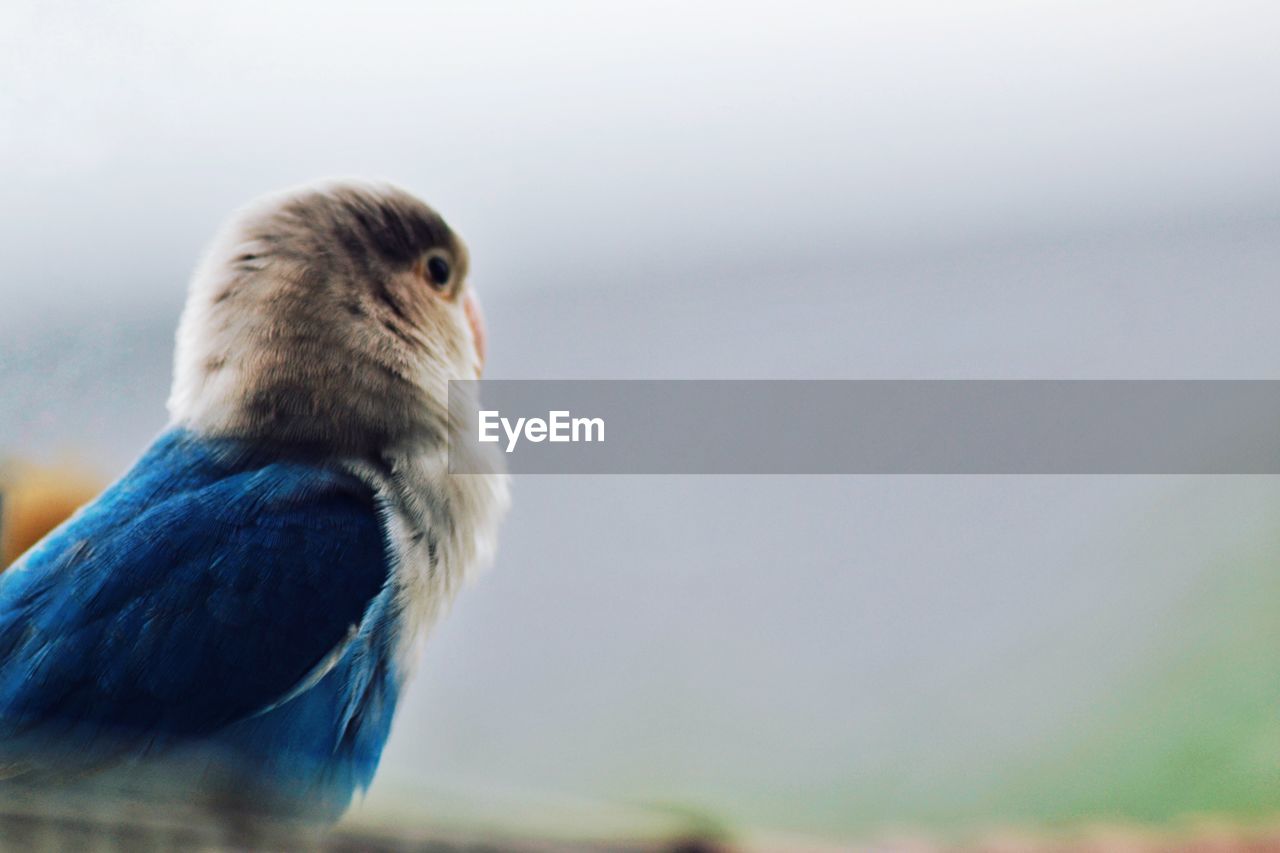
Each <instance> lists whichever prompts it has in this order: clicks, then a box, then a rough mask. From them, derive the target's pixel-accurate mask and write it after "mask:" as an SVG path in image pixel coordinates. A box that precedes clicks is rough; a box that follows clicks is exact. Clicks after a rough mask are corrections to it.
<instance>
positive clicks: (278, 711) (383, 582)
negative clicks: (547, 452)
mask: <svg viewBox="0 0 1280 853" xmlns="http://www.w3.org/2000/svg"><path fill="white" fill-rule="evenodd" d="M467 271H468V253H467V248H466V246H465V245H464V244H463V242H462V241H461V239H459V238H458V236H457V235H456V234H454V232H453V231H452V230H451V229H450V228H449V226H448V225H447V224H446V223H445V221H444V219H442V218H441V217H440V216H439V215H438V214H437V213H436V212H435V211H434V210H432V209H431V208H430V207H428V206H427V205H426V204H424V203H423V202H421V201H419V200H418V199H417V198H415V197H413V196H412V195H410V194H408V193H407V192H404V191H403V190H400V189H397V188H395V187H392V186H388V185H381V184H364V183H358V182H339V183H328V184H322V185H315V186H311V187H306V188H302V189H296V190H291V191H287V192H284V193H280V194H276V195H273V196H269V197H267V198H265V199H262V200H260V201H258V202H256V203H253V204H251V205H250V206H248V207H247V208H245V209H244V210H242V211H240V212H239V213H237V214H235V215H234V216H232V217H231V219H230V220H229V222H228V223H227V224H226V225H225V226H224V228H223V229H222V231H221V232H220V234H219V235H218V236H217V237H216V238H215V240H214V241H213V243H212V245H211V247H210V248H209V249H208V251H207V253H206V255H205V257H204V258H203V260H202V261H201V262H200V263H199V264H198V265H197V267H196V271H195V273H194V275H193V277H192V280H191V283H190V287H189V290H188V296H187V302H186V306H185V308H184V309H183V313H182V316H181V320H180V322H179V326H178V333H177V346H176V354H175V365H174V379H173V387H172V393H171V395H170V397H169V400H168V410H169V414H170V422H169V425H168V426H167V427H166V428H165V430H164V431H163V432H162V433H161V434H160V435H159V436H158V437H157V438H156V439H155V441H154V442H153V443H152V444H151V445H150V447H148V448H147V449H146V450H145V451H144V452H143V453H142V455H141V457H140V459H139V460H138V461H137V462H136V463H135V464H134V465H133V467H132V468H131V469H130V470H129V471H128V472H127V473H126V474H124V475H123V477H121V478H120V479H119V480H118V481H117V482H115V483H114V484H113V485H111V486H109V487H108V488H107V489H106V490H105V491H104V492H103V493H102V494H101V495H99V496H98V497H97V498H96V499H94V500H93V501H92V502H90V503H89V504H88V505H86V506H84V507H83V508H82V509H81V510H79V511H78V512H77V513H76V514H75V515H73V516H72V517H71V518H70V519H68V520H67V521H66V522H65V523H64V524H62V525H61V526H60V527H58V528H57V529H55V530H53V531H52V532H51V533H50V534H49V535H48V536H46V537H45V538H44V539H43V540H42V541H40V542H39V543H37V544H36V545H34V546H33V547H32V548H31V549H30V550H29V551H27V552H26V553H25V554H24V555H23V556H21V557H20V558H19V559H18V560H17V561H16V562H15V563H14V564H13V566H12V567H11V568H9V569H8V570H7V571H5V572H4V573H3V574H2V575H0V779H3V780H4V781H3V783H0V784H3V785H4V786H9V787H12V786H14V785H18V784H24V785H30V786H35V787H36V788H38V789H40V790H46V789H48V790H57V789H59V787H60V786H74V785H88V784H101V785H102V786H104V787H105V786H106V785H108V784H110V785H111V786H115V787H116V788H118V789H121V790H126V791H133V792H135V793H136V794H138V796H146V797H163V798H168V799H170V800H171V801H174V802H181V803H192V802H208V803H214V804H222V805H226V806H227V807H228V808H231V809H236V810H240V811H247V812H251V813H255V814H256V813H263V814H270V815H282V816H285V817H287V818H288V819H294V818H297V819H300V820H303V821H314V822H317V823H325V822H332V821H334V820H336V819H337V818H338V817H339V816H340V815H341V814H342V813H343V811H344V810H345V809H346V808H347V807H348V806H349V804H350V802H351V800H352V798H353V796H354V795H355V794H356V793H357V792H360V791H362V790H364V789H365V788H367V786H368V785H369V783H370V782H371V781H372V779H373V776H374V773H375V770H376V768H377V765H378V761H379V757H380V755H381V753H382V750H383V746H384V744H385V742H386V740H387V736H388V732H389V731H390V728H391V723H392V718H393V716H394V714H395V711H396V704H397V699H398V697H399V695H400V693H401V690H402V688H403V686H404V684H405V681H406V679H407V678H408V677H409V676H410V674H411V672H412V670H413V668H414V659H415V653H416V651H417V650H418V648H419V646H420V645H421V640H422V638H423V637H424V636H425V634H426V633H427V632H428V630H429V629H430V628H431V626H432V624H433V623H434V622H436V620H437V619H438V617H440V616H441V614H442V613H443V611H444V610H445V609H446V608H447V606H448V605H449V603H450V602H451V600H452V599H453V598H454V596H455V594H456V593H457V592H458V589H459V587H460V586H461V585H462V584H463V582H464V581H465V580H466V579H467V578H468V577H470V576H472V575H474V573H476V572H477V571H478V570H480V569H482V568H483V567H484V566H486V565H487V564H488V563H490V562H491V561H492V558H493V554H494V549H495V544H496V540H497V533H498V528H499V524H500V521H501V519H502V516H503V514H504V513H505V511H506V508H507V506H508V503H509V498H508V483H507V479H506V477H505V475H504V474H502V473H500V472H498V471H494V472H492V473H484V474H474V475H466V476H459V475H451V474H450V473H449V465H448V462H449V456H448V453H449V447H450V442H451V437H453V436H456V435H458V434H459V431H460V430H461V429H463V427H464V425H463V424H460V423H455V422H453V421H454V419H451V416H450V411H449V407H448V405H447V399H448V397H447V395H448V380H450V379H475V378H477V377H478V376H479V374H480V370H481V368H482V366H483V360H484V355H485V332H484V326H483V322H482V319H481V314H480V310H479V306H478V302H477V300H476V297H475V295H474V293H473V292H472V290H471V288H470V286H469V284H468V281H467ZM454 444H455V445H460V444H461V442H454ZM455 452H456V451H455ZM469 470H475V468H474V467H469Z"/></svg>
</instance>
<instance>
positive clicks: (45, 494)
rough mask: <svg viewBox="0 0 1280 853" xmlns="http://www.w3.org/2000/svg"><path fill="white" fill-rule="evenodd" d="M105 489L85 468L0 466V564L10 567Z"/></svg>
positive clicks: (20, 464) (7, 464)
mask: <svg viewBox="0 0 1280 853" xmlns="http://www.w3.org/2000/svg"><path fill="white" fill-rule="evenodd" d="M101 490H102V481H101V480H100V479H98V478H97V477H94V476H93V475H92V474H90V473H89V472H87V471H86V470H85V469H84V468H82V467H79V466H75V465H70V464H64V465H51V466H39V465H30V464H27V463H22V462H10V463H6V464H4V465H0V567H7V566H9V565H10V564H11V563H12V562H13V561H14V560H16V559H18V557H20V556H22V554H23V553H24V552H25V551H26V550H27V549H28V548H30V547H31V546H32V545H34V544H36V543H37V542H39V541H40V539H41V537H43V536H44V535H45V534H46V533H48V532H49V531H50V530H52V529H53V528H55V527H57V526H58V525H59V524H61V523H62V522H63V521H64V520H65V519H66V518H67V517H69V516H70V515H71V514H72V513H73V512H75V511H76V510H77V509H79V508H80V507H82V506H84V505H85V504H86V503H88V502H89V501H91V500H93V498H95V497H96V496H97V495H98V493H99V492H100V491H101Z"/></svg>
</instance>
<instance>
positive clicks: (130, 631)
mask: <svg viewBox="0 0 1280 853" xmlns="http://www.w3.org/2000/svg"><path fill="white" fill-rule="evenodd" d="M388 548H389V546H388V543H387V541H386V536H385V533H384V530H383V526H382V524H381V521H380V518H379V515H378V512H377V508H376V505H375V501H374V497H373V495H372V493H371V492H370V490H369V488H368V487H367V486H365V485H364V484H362V483H360V482H359V481H357V480H355V479H354V478H353V477H351V476H349V475H347V474H345V473H343V472H341V471H339V470H336V469H333V468H329V467H326V466H324V465H323V464H321V463H318V462H313V461H280V460H274V461H268V460H262V461H255V460H254V459H253V456H252V454H250V453H246V452H244V451H243V449H242V448H237V447H235V446H234V445H229V444H220V443H217V442H213V441H208V440H202V439H199V438H196V437H194V436H192V435H190V434H188V433H185V432H182V431H180V430H174V431H170V432H169V433H166V434H165V435H163V436H161V437H160V438H159V439H158V440H157V441H156V442H155V444H154V445H153V446H152V448H151V449H150V450H149V451H148V453H147V454H146V455H145V456H144V457H143V458H142V459H141V460H140V461H139V462H138V463H137V465H135V467H134V468H133V469H132V470H131V471H130V472H129V473H128V474H126V475H125V476H124V478H122V479H121V480H120V481H119V482H118V483H116V484H115V485H114V486H112V487H111V488H110V489H109V490H108V491H107V492H106V493H104V494H103V495H102V496H101V497H100V498H99V499H98V500H97V501H95V502H94V503H93V504H91V505H90V506H89V507H87V508H85V509H84V510H83V511H81V512H80V513H79V514H78V515H77V516H75V517H74V518H72V519H71V520H70V521H69V522H68V523H67V524H65V525H64V526H63V527H62V528H60V529H59V530H57V531H55V532H54V533H53V534H51V535H50V537H48V538H47V539H46V540H45V541H44V542H42V543H41V544H39V545H38V546H36V547H35V548H34V549H32V551H30V552H29V553H28V554H27V555H26V557H24V558H23V559H22V560H20V561H19V562H18V563H17V564H16V565H15V566H14V567H13V568H12V569H10V570H9V571H8V572H6V573H5V574H4V575H3V576H0V751H8V752H9V753H13V752H14V751H15V750H17V751H21V750H22V749H24V748H26V747H27V746H29V745H31V744H34V743H40V744H43V745H45V746H47V745H48V744H49V743H51V742H57V743H58V744H59V747H60V748H61V749H66V750H70V751H74V752H78V753H80V755H81V757H82V758H83V760H85V761H87V762H92V761H99V760H103V759H104V756H107V755H111V754H119V753H121V752H124V753H126V754H127V753H129V752H131V751H137V750H145V751H155V750H163V749H164V748H166V747H168V746H170V745H177V744H182V743H187V742H190V741H192V740H193V739H208V740H219V741H225V743H227V744H231V745H235V744H248V743H251V744H252V746H253V748H254V749H256V750H260V751H261V750H266V752H265V753H264V754H263V760H264V761H266V760H269V761H272V762H274V763H275V764H276V765H280V764H281V763H282V762H284V761H285V760H286V758H285V753H289V755H293V754H295V753H297V754H305V755H306V756H308V758H309V759H315V758H316V756H320V755H324V757H325V759H326V760H327V761H329V762H338V763H341V762H343V761H345V762H347V764H350V765H351V766H349V767H348V766H344V767H342V768H341V772H339V773H338V774H337V775H339V776H344V777H350V778H349V780H348V781H350V783H351V784H353V785H362V784H367V781H368V777H371V775H372V768H373V764H376V761H377V754H378V752H380V750H381V745H382V741H383V740H385V737H386V728H387V727H388V726H389V724H390V713H391V711H392V710H393V709H394V703H395V692H396V689H397V685H396V683H395V676H394V667H393V666H392V665H391V662H390V659H391V656H392V646H393V644H394V639H395V638H394V633H395V614H394V612H393V611H394V595H393V594H392V590H391V588H390V586H391V584H390V567H391V560H390V558H389V550H388ZM353 626H358V631H359V633H358V634H357V636H356V638H355V640H354V641H353V642H351V643H350V648H349V649H348V650H347V651H346V652H345V653H344V654H343V656H342V659H341V660H340V661H339V662H338V663H337V664H336V665H335V666H334V668H333V670H331V671H330V672H329V673H328V674H327V675H325V676H324V678H322V679H321V680H320V681H319V682H318V683H317V684H316V685H315V687H313V688H311V689H309V690H307V691H305V692H304V693H302V694H301V695H299V696H297V697H295V698H290V699H289V700H288V701H287V702H284V703H283V704H282V705H280V707H278V708H272V705H273V703H277V702H279V701H280V700H281V699H282V697H287V696H288V694H289V692H290V691H291V690H293V689H294V688H295V687H296V686H297V685H298V684H299V683H300V682H302V680H303V679H305V678H306V677H307V675H308V673H311V672H312V671H313V670H314V669H315V667H316V666H317V665H318V664H319V663H320V662H321V661H324V660H325V659H326V656H328V655H330V654H331V653H332V652H333V650H334V649H335V648H336V647H338V646H339V644H341V643H343V642H344V641H346V640H348V639H349V638H350V636H351V630H352V627H353ZM263 709H271V710H270V712H269V713H262V714H261V715H259V716H256V717H255V714H258V713H259V712H260V711H262V710H263ZM362 729H363V731H361V730H362ZM33 738H34V739H35V740H32V739H33ZM273 749H274V750H278V751H279V754H273V753H272V750H273ZM9 757H12V756H9ZM371 762H372V763H371ZM348 796H349V791H348Z"/></svg>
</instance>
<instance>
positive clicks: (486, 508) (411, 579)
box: [347, 450, 510, 668]
mask: <svg viewBox="0 0 1280 853" xmlns="http://www.w3.org/2000/svg"><path fill="white" fill-rule="evenodd" d="M347 468H348V470H350V471H351V472H352V473H353V474H355V475H356V476H357V477H359V478H360V479H361V480H363V481H364V482H366V483H368V484H369V486H371V487H372V488H373V490H374V494H375V496H376V498H377V500H378V503H379V506H380V509H381V511H382V515H383V524H384V527H385V529H386V530H387V533H388V539H389V547H390V550H391V553H390V555H389V556H390V558H391V583H393V584H394V585H395V594H396V597H397V601H398V605H399V610H400V614H401V619H402V622H401V624H402V626H403V628H402V633H401V640H400V648H399V649H398V651H399V655H398V656H399V658H400V661H401V662H402V666H403V667H405V668H411V667H412V665H413V662H414V661H415V659H416V657H417V650H418V649H419V648H420V646H421V642H422V640H423V639H425V637H426V635H427V633H428V632H429V631H430V629H431V627H432V626H433V625H434V624H435V622H436V620H437V619H438V618H440V616H442V615H443V614H444V613H445V611H446V610H447V609H448V607H449V605H450V604H451V603H452V602H453V599H454V597H455V596H456V595H457V593H458V590H460V589H461V588H462V586H463V584H464V583H465V582H466V581H467V580H468V579H469V578H471V577H473V576H475V575H476V574H477V573H479V572H480V571H483V570H484V569H486V568H488V567H489V565H490V564H491V563H492V562H493V557H494V554H495V551H496V548H497V537H498V526H499V523H500V522H501V520H502V517H503V515H504V514H505V513H506V511H507V507H508V506H509V504H510V487H509V483H508V478H507V476H506V475H505V474H467V475H456V474H450V473H449V471H448V460H447V456H446V454H445V452H444V451H443V450H436V451H432V452H429V453H425V454H404V455H393V456H388V457H387V458H386V459H385V460H384V465H382V466H376V465H372V464H369V463H366V462H355V463H350V464H349V465H348V466H347Z"/></svg>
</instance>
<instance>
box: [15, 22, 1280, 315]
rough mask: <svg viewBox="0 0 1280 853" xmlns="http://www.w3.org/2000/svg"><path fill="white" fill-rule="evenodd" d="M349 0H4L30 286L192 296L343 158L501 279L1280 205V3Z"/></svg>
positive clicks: (1197, 217) (806, 257)
mask: <svg viewBox="0 0 1280 853" xmlns="http://www.w3.org/2000/svg"><path fill="white" fill-rule="evenodd" d="M351 8H353V7H350V6H349V5H348V4H325V3H314V2H313V3H305V4H303V3H298V4H292V5H290V4H271V5H270V6H267V5H264V4H260V3H236V2H221V3H211V4H203V5H202V4H181V5H173V4H160V3H156V4H149V3H137V2H122V3H115V4H111V5H110V6H103V7H96V8H95V7H92V6H87V5H85V4H71V3H22V2H19V3H6V4H4V7H3V8H2V9H0V77H2V78H3V80H4V81H5V84H4V86H3V87H0V181H2V182H3V186H4V187H5V197H6V201H7V203H6V204H4V205H3V210H0V224H2V225H3V228H4V234H5V236H4V238H3V240H2V241H0V246H3V252H4V257H3V259H2V260H3V269H4V276H3V279H2V280H0V288H2V289H3V290H0V294H3V295H4V296H5V297H9V296H10V295H13V294H19V293H20V294H22V299H21V300H20V302H21V304H22V305H23V306H26V307H25V308H23V309H22V310H25V311H35V310H37V309H41V307H42V306H54V307H58V306H64V305H84V304H85V303H86V301H87V302H88V303H89V304H94V303H95V302H103V303H106V302H111V303H113V304H115V305H117V306H119V305H120V304H121V303H122V301H123V302H125V303H127V302H128V301H129V300H131V299H136V300H151V299H152V298H155V297H159V298H161V299H163V300H165V304H166V308H167V307H168V305H169V304H176V302H177V301H178V300H179V299H180V296H181V289H182V285H183V283H184V279H185V276H186V275H187V273H188V271H189V269H190V267H191V265H192V263H193V260H194V255H195V253H196V252H197V251H198V249H199V247H200V246H201V245H202V244H203V242H204V241H205V240H206V239H207V238H208V236H209V234H210V232H211V231H212V229H213V228H214V227H215V225H216V223H217V222H218V221H219V220H220V219H221V218H222V217H223V216H225V214H226V213H227V212H228V211H229V210H230V209H232V208H234V207H235V206H237V205H239V204H241V203H243V202H244V201H245V200H247V199H248V198H251V197H253V196H254V195H257V194H259V193H261V192H264V191H267V190H271V189H275V188H278V187H281V186H287V185H291V184H295V183H298V182H300V181H304V180H307V179H311V178H314V177H318V176H326V175H343V174H356V175H368V176H375V177H384V178H389V179H391V180H394V181H396V182H399V183H402V184H404V185H406V186H408V187H409V188H411V189H412V190H415V191H417V192H418V193H420V194H422V195H423V196H424V197H425V198H427V199H428V200H429V201H431V202H432V203H433V204H435V205H436V206H437V207H439V208H440V210H441V211H442V212H443V213H445V215H446V217H448V218H449V219H450V220H451V221H452V222H453V223H454V224H455V226H456V227H457V228H458V229H459V230H460V231H461V232H462V233H463V234H464V236H465V237H467V238H468V240H469V242H470V243H471V244H472V248H473V255H474V256H475V259H476V260H475V268H476V274H477V276H478V277H481V278H482V279H483V287H485V288H486V289H487V291H489V292H492V291H495V290H497V291H501V290H504V289H509V288H522V287H531V286H547V285H552V284H555V283H556V282H557V281H562V280H566V279H572V280H573V281H574V283H575V284H581V283H583V282H586V283H589V284H592V285H595V284H604V283H608V282H609V281H612V280H625V281H634V280H635V279H636V278H637V277H638V276H639V277H645V278H648V277H652V276H653V275H659V276H666V277H669V278H679V279H682V280H684V281H686V282H688V281H694V282H696V281H697V280H699V279H700V278H702V277H707V278H709V277H724V276H725V275H730V274H733V273H734V272H735V268H739V269H740V268H744V267H757V268H764V269H767V270H770V271H774V272H787V271H794V270H796V269H798V268H799V269H804V270H808V271H812V270H813V269H814V268H823V269H830V268H839V267H841V266H842V265H844V264H846V263H847V262H848V261H849V259H850V258H853V257H856V256H861V255H864V254H882V253H886V252H888V253H895V252H896V253H904V252H907V253H920V252H927V251H930V250H931V249H932V248H935V247H944V248H945V247H948V246H954V245H963V244H966V243H972V242H983V241H1008V240H1018V239H1023V238H1031V239H1042V238H1043V237H1044V236H1046V235H1062V234H1070V233H1078V232H1079V233H1089V232H1094V231H1098V230H1107V229H1117V228H1121V229H1124V228H1152V227H1154V228H1163V227H1168V226H1169V225H1170V224H1173V225H1178V224H1183V223H1187V222H1201V221H1214V220H1223V221H1234V220H1238V219H1256V218H1259V217H1267V216H1270V215H1273V214H1274V213H1275V211H1276V210H1277V209H1280V157H1277V156H1276V155H1275V152H1276V151H1278V150H1280V109H1277V107H1276V104H1277V103H1280V98H1278V97H1277V95H1278V93H1277V89H1278V88H1280V87H1278V83H1280V50H1277V49H1276V45H1277V44H1280V7H1277V6H1276V5H1275V4H1273V3H1267V2H1246V1H1245V0H1223V2H1215V3H1204V2H1174V1H1173V0H1163V1H1162V2H1116V0H1108V1H1107V2H1075V3H1066V2H1038V3H1025V2H993V1H992V0H984V2H966V3H954V2H919V0H914V1H913V2H895V3H850V2H838V3H821V2H809V1H808V0H802V1H801V2H787V3H782V4H762V3H746V2H741V0H738V2H732V3H700V4H687V3H651V2H646V3H591V2H580V3H566V2H556V1H555V0H551V1H550V2H539V3H521V4H498V3H489V4H475V3H430V4H428V3H404V4H389V3H370V4H361V7H360V9H361V11H360V13H359V14H358V15H357V14H352V13H351V11H350V9H351ZM55 258H56V259H57V263H51V260H52V259H55ZM104 277H105V278H104ZM175 279H176V280H175ZM107 280H110V281H111V283H112V287H111V288H109V289H108V292H107V293H104V288H103V285H104V282H105V281H107ZM11 305H12V303H11Z"/></svg>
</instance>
